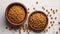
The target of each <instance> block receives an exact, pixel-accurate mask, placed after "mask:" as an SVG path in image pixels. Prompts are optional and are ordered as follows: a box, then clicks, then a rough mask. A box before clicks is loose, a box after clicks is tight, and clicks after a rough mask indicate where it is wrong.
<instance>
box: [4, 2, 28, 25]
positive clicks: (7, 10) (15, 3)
mask: <svg viewBox="0 0 60 34" xmlns="http://www.w3.org/2000/svg"><path fill="white" fill-rule="evenodd" d="M14 5H19V6H21V7H23V9H24V11H25V17H24V19H23V20H22V21H21V22H19V23H18V24H16V23H13V22H12V21H11V20H10V19H9V17H8V12H9V10H10V8H11V7H12V6H14ZM5 17H6V19H7V21H8V23H9V24H11V25H13V26H20V25H22V24H23V23H24V22H25V20H26V18H27V9H26V7H25V6H24V5H23V4H21V3H18V2H14V3H11V4H9V5H8V7H7V8H6V11H5Z"/></svg>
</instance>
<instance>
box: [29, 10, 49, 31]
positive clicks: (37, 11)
mask: <svg viewBox="0 0 60 34" xmlns="http://www.w3.org/2000/svg"><path fill="white" fill-rule="evenodd" d="M34 13H43V14H44V15H45V16H46V17H47V15H46V14H45V13H44V12H42V11H39V10H35V11H34V12H32V13H31V14H30V15H29V17H28V24H29V27H30V28H32V29H33V30H36V31H42V30H44V29H45V28H46V27H47V25H48V17H47V18H46V19H47V23H46V25H45V27H44V28H43V29H42V30H40V29H36V28H34V27H32V26H31V25H30V23H29V19H30V16H31V15H32V14H34Z"/></svg>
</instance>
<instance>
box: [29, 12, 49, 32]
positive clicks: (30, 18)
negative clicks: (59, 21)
mask: <svg viewBox="0 0 60 34" xmlns="http://www.w3.org/2000/svg"><path fill="white" fill-rule="evenodd" d="M37 13H39V14H43V15H44V16H45V17H46V20H45V21H46V23H45V25H44V27H42V28H38V26H36V27H35V26H34V25H35V24H37V23H39V24H40V23H41V24H42V23H43V22H42V21H40V22H38V21H37V20H34V19H35V17H36V19H37V18H38V16H36V14H37ZM34 14H35V17H32V15H34ZM38 20H39V18H38ZM43 20H44V19H43ZM34 21H35V22H36V21H37V22H36V23H35V22H34ZM33 23H35V24H33ZM28 24H29V28H30V29H32V30H33V31H34V32H41V31H43V30H44V29H45V28H46V26H47V24H48V17H47V16H46V14H45V13H44V12H42V11H34V12H33V13H31V14H30V16H29V18H28ZM37 25H38V24H37ZM40 26H43V25H39V27H40Z"/></svg>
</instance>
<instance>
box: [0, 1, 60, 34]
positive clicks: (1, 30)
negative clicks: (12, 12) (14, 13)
mask: <svg viewBox="0 0 60 34" xmlns="http://www.w3.org/2000/svg"><path fill="white" fill-rule="evenodd" d="M36 1H38V4H36ZM14 2H20V3H22V4H24V5H25V6H26V8H30V10H29V12H30V13H32V12H33V11H34V10H33V7H35V9H36V10H40V11H43V10H42V8H41V7H42V6H44V7H45V8H46V9H51V8H53V9H54V10H55V9H58V12H57V13H56V14H55V15H53V16H57V20H55V23H54V25H53V27H51V28H50V29H48V32H46V33H43V32H40V33H35V32H30V34H56V33H54V32H53V31H58V28H59V27H60V26H59V25H58V22H59V21H60V7H59V6H60V0H0V34H19V32H18V31H17V32H15V31H13V30H11V31H10V30H8V29H6V26H7V25H6V19H5V9H6V7H7V6H8V5H9V4H11V3H14ZM43 12H45V11H43ZM30 13H29V14H30ZM45 13H46V12H45ZM49 18H50V17H49ZM49 25H50V24H49V22H48V26H49ZM48 26H47V27H48ZM13 32H14V33H13ZM58 32H60V31H58ZM21 34H27V33H26V32H23V31H22V32H21ZM58 34H60V33H58Z"/></svg>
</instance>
